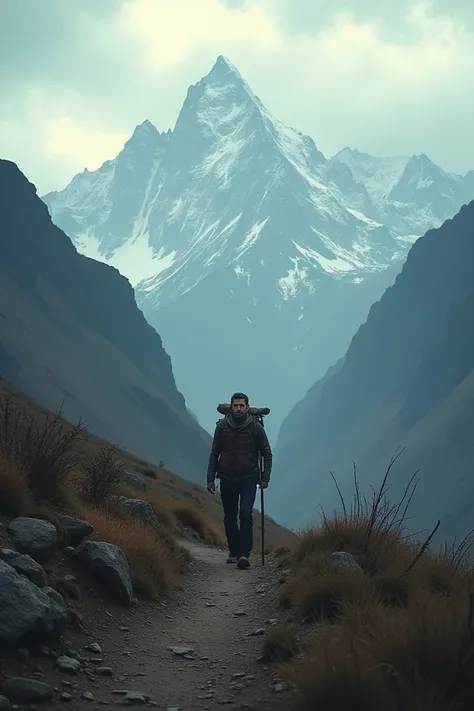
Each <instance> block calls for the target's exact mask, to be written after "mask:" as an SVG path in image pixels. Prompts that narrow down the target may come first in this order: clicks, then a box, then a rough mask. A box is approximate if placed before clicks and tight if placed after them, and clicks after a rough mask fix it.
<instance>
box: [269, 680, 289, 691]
mask: <svg viewBox="0 0 474 711" xmlns="http://www.w3.org/2000/svg"><path fill="white" fill-rule="evenodd" d="M289 688H290V687H289V684H286V683H285V682H284V681H283V682H281V683H279V684H275V686H274V687H273V690H274V691H276V693H277V694H281V693H282V692H283V691H288V689H289Z"/></svg>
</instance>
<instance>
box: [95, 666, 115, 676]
mask: <svg viewBox="0 0 474 711" xmlns="http://www.w3.org/2000/svg"><path fill="white" fill-rule="evenodd" d="M95 673H96V674H98V675H99V676H113V671H112V668H111V667H97V669H96V670H95Z"/></svg>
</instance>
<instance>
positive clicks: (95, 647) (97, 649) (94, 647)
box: [86, 642, 102, 654]
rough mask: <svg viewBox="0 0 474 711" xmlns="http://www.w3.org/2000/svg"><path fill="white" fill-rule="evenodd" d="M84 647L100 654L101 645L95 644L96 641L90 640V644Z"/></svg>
mask: <svg viewBox="0 0 474 711" xmlns="http://www.w3.org/2000/svg"><path fill="white" fill-rule="evenodd" d="M86 649H87V651H88V652H92V653H93V654H102V647H101V646H100V644H97V642H91V644H88V645H87V647H86Z"/></svg>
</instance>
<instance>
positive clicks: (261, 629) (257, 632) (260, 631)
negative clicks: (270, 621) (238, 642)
mask: <svg viewBox="0 0 474 711" xmlns="http://www.w3.org/2000/svg"><path fill="white" fill-rule="evenodd" d="M262 634H265V628H264V627H259V628H258V629H256V630H254V631H253V632H250V637H261V635H262Z"/></svg>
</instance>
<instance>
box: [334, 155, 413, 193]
mask: <svg viewBox="0 0 474 711" xmlns="http://www.w3.org/2000/svg"><path fill="white" fill-rule="evenodd" d="M332 160H333V161H334V160H336V161H338V162H341V163H344V164H345V165H347V167H348V168H349V170H350V171H351V173H352V175H353V176H354V179H355V180H356V181H357V182H358V183H361V184H362V185H364V186H365V188H366V189H367V192H368V193H369V194H370V195H371V196H372V197H373V198H374V200H376V201H377V202H378V201H379V200H384V199H386V198H387V197H388V195H389V194H390V191H391V190H392V188H393V186H394V185H395V184H396V183H397V181H398V180H399V179H400V176H401V175H402V173H403V171H404V169H405V166H406V164H407V163H408V161H409V160H410V156H397V157H389V158H375V157H374V156H371V155H369V154H368V153H361V152H360V151H358V150H357V149H356V148H355V149H352V148H343V149H342V150H340V151H339V152H338V153H336V155H335V156H333V158H332Z"/></svg>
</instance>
